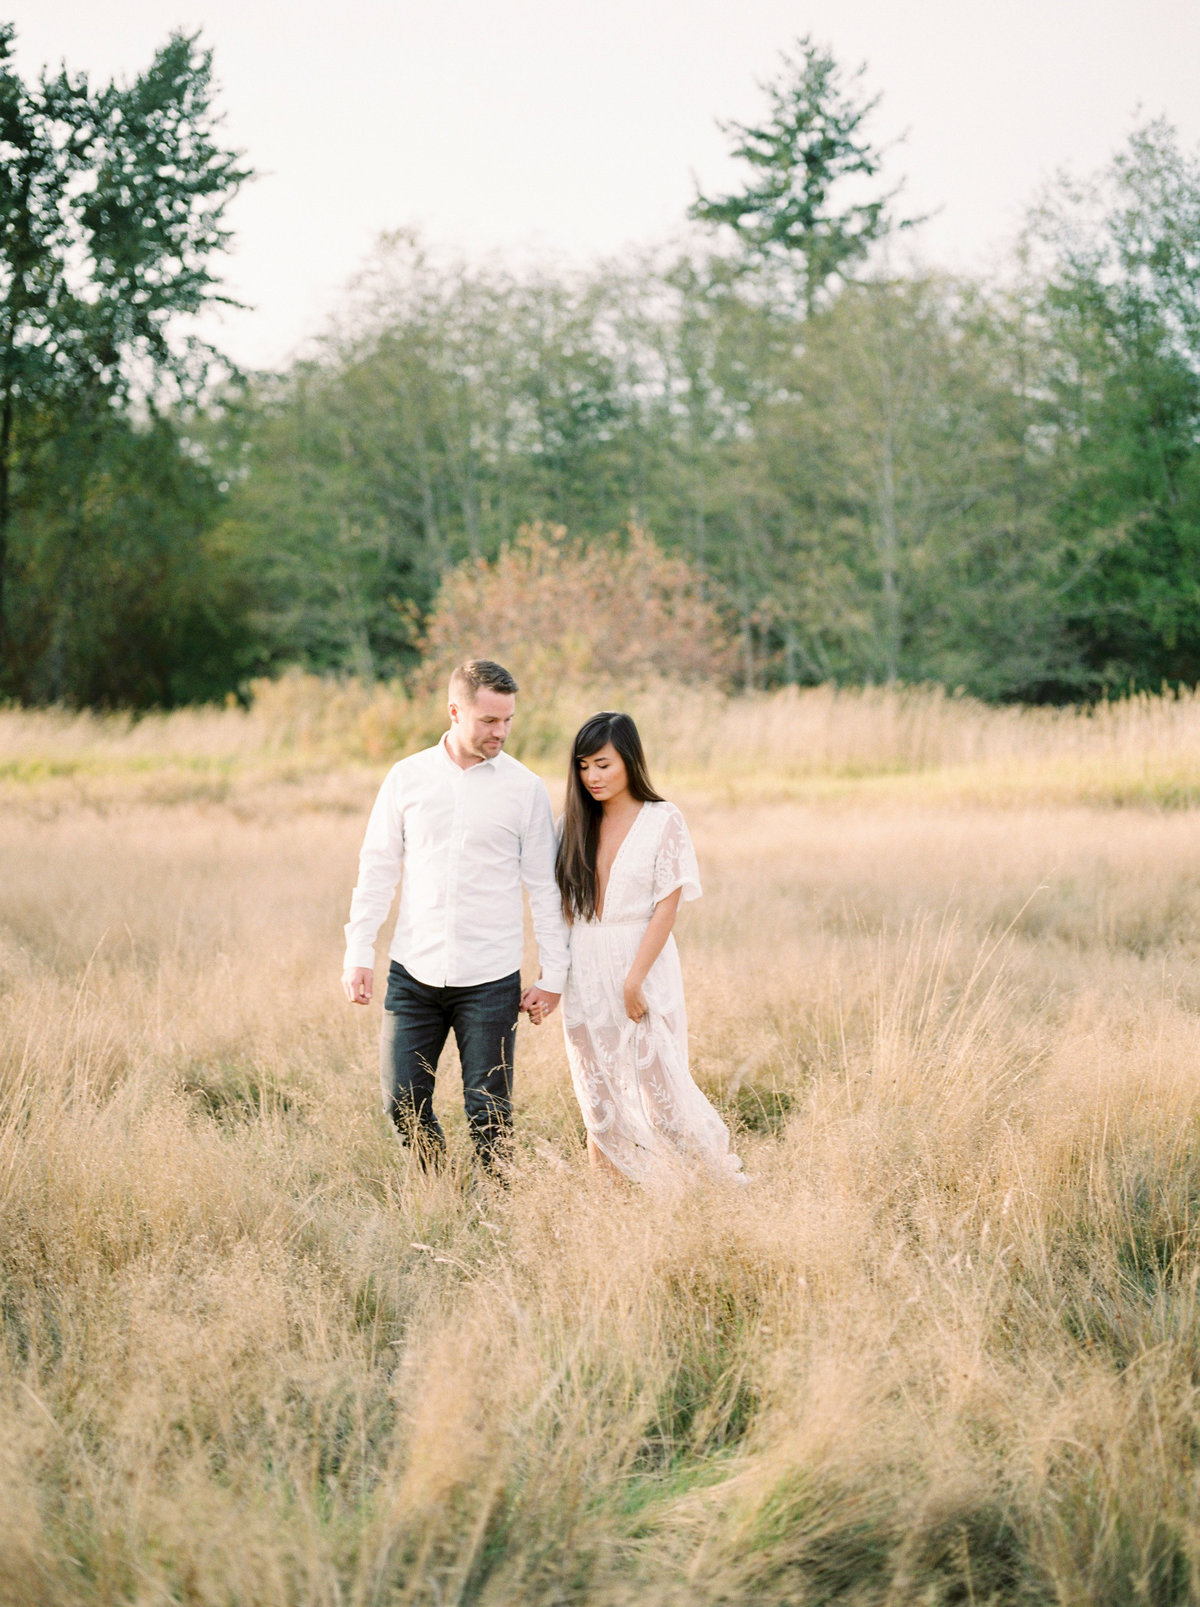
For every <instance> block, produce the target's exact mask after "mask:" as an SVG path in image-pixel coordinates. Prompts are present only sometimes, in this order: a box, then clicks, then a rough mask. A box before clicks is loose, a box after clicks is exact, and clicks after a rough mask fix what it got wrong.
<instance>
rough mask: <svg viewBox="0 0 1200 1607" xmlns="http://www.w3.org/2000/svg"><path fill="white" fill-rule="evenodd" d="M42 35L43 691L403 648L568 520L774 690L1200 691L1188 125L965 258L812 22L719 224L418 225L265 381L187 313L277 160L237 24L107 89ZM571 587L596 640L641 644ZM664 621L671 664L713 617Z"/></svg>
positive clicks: (174, 692) (561, 615)
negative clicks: (237, 46) (920, 248)
mask: <svg viewBox="0 0 1200 1607" xmlns="http://www.w3.org/2000/svg"><path fill="white" fill-rule="evenodd" d="M11 51H12V37H11V30H8V31H7V33H5V32H3V31H2V30H0V276H2V277H0V292H2V299H0V677H2V682H0V690H3V692H4V693H6V694H7V695H8V696H10V697H14V698H17V699H20V700H23V701H29V702H45V701H63V702H68V703H78V704H100V705H103V704H110V705H111V704H123V705H130V706H149V705H155V704H172V703H178V702H183V701H188V700H191V699H197V698H211V697H215V696H220V695H223V694H225V693H228V692H230V691H234V692H236V691H237V690H238V688H239V687H240V686H241V685H243V684H244V682H245V680H246V678H247V677H248V676H249V675H251V674H253V673H261V672H262V671H264V670H271V669H275V668H279V667H282V666H283V665H286V664H289V663H300V664H303V665H305V666H306V667H309V668H315V669H318V670H322V671H329V672H338V673H354V674H357V675H359V676H362V677H364V678H367V679H373V678H378V677H389V676H394V675H397V674H400V673H405V672H407V671H409V670H411V669H412V668H413V667H414V666H415V665H416V664H417V663H418V661H419V660H420V658H421V656H422V653H423V652H424V651H426V650H427V649H428V648H429V645H430V644H429V640H428V631H429V628H430V627H429V621H430V619H431V617H433V611H434V608H435V604H436V602H437V600H438V598H439V595H442V596H450V595H454V596H455V597H462V596H464V595H466V592H464V590H463V587H464V586H466V587H467V591H468V592H469V591H470V590H471V585H473V584H474V583H473V582H472V583H471V585H468V584H467V582H466V581H464V580H463V579H462V578H461V577H462V576H464V575H468V574H471V573H476V572H482V568H481V566H491V568H490V569H489V571H488V572H489V574H490V575H491V576H492V582H491V586H492V589H491V590H490V591H488V592H487V595H488V596H489V597H493V596H497V595H498V593H497V592H496V590H495V587H496V584H497V583H498V582H497V580H496V577H498V576H500V577H502V576H503V575H505V574H513V575H516V574H518V573H523V572H524V571H523V570H522V568H521V563H518V562H515V561H514V562H511V563H508V564H507V567H505V563H506V561H505V560H504V559H503V558H502V555H503V554H505V553H506V552H516V551H520V552H523V553H525V554H526V555H528V553H529V552H530V551H532V550H533V549H532V548H531V547H530V539H531V538H530V537H529V536H528V534H526V535H524V536H522V534H521V532H522V531H523V530H526V531H527V530H528V527H530V526H534V527H535V528H537V529H551V528H555V529H565V531H566V532H568V533H569V534H568V536H567V537H566V538H561V537H560V538H556V539H558V540H559V546H558V547H557V548H555V549H553V550H552V549H551V548H550V547H547V546H546V543H545V541H544V540H542V545H541V546H540V547H537V551H538V553H539V554H540V555H541V556H540V557H539V559H538V561H539V563H543V562H549V561H551V560H550V559H547V558H546V554H547V553H550V555H551V559H552V560H553V562H554V563H556V564H557V565H558V570H559V573H558V576H557V580H556V590H555V596H556V597H559V598H562V599H566V598H568V597H570V596H572V595H574V596H575V597H576V598H577V599H586V598H593V599H596V598H600V597H601V596H604V597H607V598H608V599H609V601H608V602H607V603H606V604H605V606H607V607H612V602H611V593H609V592H605V591H604V589H603V588H602V587H600V586H599V585H598V581H597V573H598V571H597V560H598V558H599V560H600V563H601V567H603V555H604V554H606V553H607V554H608V556H609V561H610V565H611V568H612V569H613V571H614V573H618V574H631V573H632V572H633V571H632V569H631V568H630V565H631V564H633V565H638V564H640V565H641V566H642V567H643V568H645V569H646V570H647V571H649V572H652V573H654V574H656V575H657V574H658V573H659V572H660V568H661V565H662V564H666V565H668V569H667V570H662V571H661V572H662V573H664V574H666V573H668V572H669V573H670V574H671V576H672V577H679V576H683V575H685V574H686V577H687V579H686V581H684V580H682V579H678V578H672V581H671V586H672V587H674V588H675V590H674V592H672V595H679V596H683V595H684V594H685V593H686V595H687V596H688V598H689V599H691V601H689V603H688V606H689V607H694V606H699V605H698V603H697V602H696V599H702V600H703V606H704V608H705V609H706V610H708V611H709V612H711V614H712V617H713V618H714V619H719V620H720V622H721V626H722V629H723V631H724V632H725V635H726V637H727V640H728V647H729V651H728V652H726V653H720V654H717V655H716V656H715V657H714V658H713V659H712V662H714V663H716V662H718V661H719V662H720V663H721V664H722V665H723V666H724V673H726V674H727V675H728V676H729V677H730V678H731V679H734V680H736V681H737V682H739V683H741V684H743V685H746V686H749V687H756V686H766V685H773V684H780V683H782V682H809V683H811V682H817V681H837V682H864V681H873V682H881V681H895V680H903V681H938V682H942V683H944V684H947V685H950V686H962V687H964V688H966V689H968V690H969V691H971V692H973V693H976V694H978V695H981V696H984V697H989V698H996V699H1027V700H1055V701H1063V700H1087V699H1093V698H1096V697H1099V696H1104V695H1110V694H1115V693H1119V692H1122V691H1125V690H1128V689H1131V688H1135V687H1153V688H1157V687H1159V686H1161V685H1162V684H1164V683H1168V684H1179V683H1187V684H1192V683H1195V682H1196V681H1198V680H1200V595H1198V590H1200V439H1198V432H1200V160H1198V158H1197V156H1196V155H1195V154H1193V153H1189V152H1187V151H1185V150H1183V149H1182V148H1181V146H1180V143H1179V141H1178V139H1177V136H1176V135H1175V133H1174V131H1173V130H1172V129H1171V128H1170V127H1169V126H1168V125H1166V124H1164V123H1161V122H1154V123H1149V124H1147V125H1145V126H1144V127H1142V128H1140V129H1139V130H1137V131H1136V132H1135V133H1134V135H1133V136H1132V137H1131V139H1130V140H1129V142H1128V144H1127V146H1126V147H1125V149H1124V150H1122V151H1121V152H1120V153H1119V154H1118V156H1117V157H1116V158H1115V159H1114V160H1113V162H1112V163H1111V164H1110V166H1109V167H1108V168H1107V169H1106V170H1105V171H1104V172H1103V173H1101V174H1099V175H1097V176H1096V177H1095V178H1094V179H1092V180H1089V181H1087V182H1067V181H1063V182H1061V183H1059V184H1058V185H1057V186H1055V187H1053V188H1052V189H1051V190H1049V191H1048V192H1047V193H1046V194H1045V195H1043V197H1042V198H1041V199H1040V201H1039V202H1038V204H1037V205H1036V206H1035V207H1032V208H1031V210H1030V215H1029V218H1028V221H1027V224H1026V227H1025V229H1024V231H1023V233H1022V235H1021V237H1020V239H1019V241H1018V242H1016V244H1015V245H1014V247H1013V249H1012V252H1011V253H1010V256H1009V258H1008V259H1007V260H1006V261H1005V262H1003V263H1001V264H998V265H997V271H996V273H995V275H994V276H993V277H992V278H990V279H988V280H986V281H985V280H982V279H978V278H976V279H970V278H964V277H962V276H951V275H948V274H944V273H939V272H936V271H932V270H929V269H925V268H921V267H919V266H913V265H912V263H911V262H910V261H908V259H907V254H906V252H905V241H906V236H910V235H912V234H913V231H914V229H915V227H916V221H917V220H912V219H908V218H905V217H903V216H902V215H901V214H900V211H899V204H900V200H901V199H902V198H901V196H900V195H899V193H898V192H897V191H895V190H886V189H882V188H880V187H879V185H880V175H881V168H882V159H883V157H882V153H881V152H880V151H879V150H878V149H877V148H876V147H875V146H874V145H873V144H872V142H871V141H870V139H869V137H868V128H869V119H870V113H871V111H872V109H873V105H874V102H873V101H872V100H871V99H870V98H869V97H867V96H866V95H865V93H864V91H863V88H862V79H861V75H849V74H846V73H844V72H843V71H842V70H841V69H840V67H839V66H838V64H837V62H836V61H835V60H834V58H833V57H832V55H831V54H830V53H829V52H828V51H827V50H825V49H824V48H822V47H820V46H818V45H816V44H814V43H813V42H812V41H811V40H803V41H801V42H800V45H799V46H798V48H797V51H796V52H795V54H794V55H792V56H791V57H787V58H785V59H784V60H783V62H782V64H781V67H780V71H779V74H778V75H777V77H776V79H775V80H774V81H773V82H772V83H771V84H770V85H768V86H767V91H766V106H765V112H764V116H763V119H762V122H761V124H760V125H757V126H742V125H730V127H729V129H728V132H729V135H730V138H731V142H732V146H733V150H734V153H735V155H737V156H738V158H739V160H740V163H741V170H742V172H743V173H744V174H745V181H744V184H743V186H742V188H740V189H738V190H735V191H734V192H733V193H731V194H729V195H722V196H714V197H708V196H698V197H697V200H696V203H695V205H694V207H693V208H692V217H693V220H694V222H695V224H696V225H697V226H698V232H696V233H694V234H693V235H691V236H689V237H688V239H687V243H686V244H685V245H684V246H681V247H679V248H678V249H675V250H667V249H661V250H658V251H647V252H646V253H645V254H644V255H643V256H642V257H641V258H639V259H637V260H624V261H621V262H617V263H606V264H602V265H598V266H596V267H594V268H593V269H591V270H589V271H587V272H578V273H565V272H557V271H552V270H550V269H543V270H540V271H537V270H535V271H528V272H522V273H515V272H513V271H510V270H509V269H507V268H505V267H504V266H498V265H495V264H491V265H484V266H479V265H471V264H468V263H466V262H463V261H454V260H449V259H447V257H446V256H445V255H444V254H440V253H436V252H433V251H431V250H429V249H428V248H427V247H426V246H425V245H424V244H423V243H422V241H421V240H420V239H419V238H418V237H416V236H414V235H412V234H408V233H398V234H395V235H392V236H390V237H388V238H386V239H384V240H383V241H381V242H380V243H379V246H378V248H377V250H376V252H375V253H374V255H373V257H372V259H371V260H370V261H369V262H368V263H367V264H366V265H365V266H364V269H363V271H362V273H361V275H360V276H359V278H358V280H357V281H356V283H355V284H354V285H353V286H352V287H350V288H349V289H348V291H347V293H346V296H345V298H344V301H343V304H342V306H341V308H340V309H339V311H338V314H337V316H336V318H335V319H334V320H333V321H332V322H331V324H330V326H329V328H328V329H327V330H326V331H325V332H324V334H323V335H322V336H321V337H320V338H319V339H318V340H317V341H315V342H314V343H313V345H312V348H311V349H310V351H309V353H308V354H307V355H306V356H305V357H304V358H303V359H302V360H300V361H297V362H296V363H294V364H292V365H291V366H290V367H289V368H288V369H286V370H285V371H284V372H281V373H276V374H268V375H256V376H249V377H246V376H238V375H236V374H234V373H233V372H232V370H231V369H230V368H229V366H228V365H224V366H222V365H221V364H220V362H219V358H218V354H216V353H214V352H212V351H210V350H207V349H205V348H203V347H202V346H201V345H200V344H199V343H198V342H196V341H195V340H194V339H191V340H189V339H188V338H187V335H186V330H187V327H188V323H189V320H191V319H194V315H195V314H196V313H197V312H198V311H200V310H202V309H203V308H204V307H205V306H206V305H209V304H211V302H212V300H213V299H215V298H217V297H219V296H220V294H221V291H220V285H219V280H218V277H217V267H218V264H219V256H220V251H221V249H222V247H223V246H224V244H225V242H226V232H225V227H224V221H223V220H224V209H225V207H226V206H227V204H228V201H229V199H230V198H231V197H232V195H233V194H234V193H235V191H236V189H237V187H238V186H239V185H240V184H241V183H243V182H244V181H245V180H246V178H247V177H248V171H247V169H246V168H245V166H244V164H243V163H242V162H241V160H240V158H239V157H238V155H237V153H234V152H232V151H228V150H225V149H223V148H222V146H221V144H220V141H219V139H218V138H217V132H216V131H217V126H218V125H217V122H216V118H215V113H214V108H213V90H212V78H211V61H210V58H209V56H208V54H207V52H205V51H204V50H202V49H201V48H200V46H199V44H198V42H197V41H196V40H194V39H189V38H186V37H183V36H179V37H176V38H173V39H172V40H171V41H169V42H168V44H167V46H165V47H164V49H163V51H161V52H160V53H159V55H158V56H157V57H156V59H155V61H154V63H153V64H152V65H151V67H150V69H148V71H147V72H146V73H145V74H143V75H142V76H141V77H140V78H138V79H137V80H136V81H135V82H134V83H133V84H131V85H129V86H124V87H122V86H113V85H109V86H102V87H99V88H96V87H93V86H90V85H88V84H87V82H86V81H85V80H83V79H81V78H72V77H71V76H70V75H68V74H66V73H63V74H60V75H58V77H56V78H51V77H47V76H43V78H42V79H41V80H40V81H39V82H38V83H37V84H34V85H27V84H25V83H23V82H22V81H21V80H20V78H19V77H18V75H17V74H16V72H15V69H14V68H13V66H12V60H11ZM537 540H541V538H534V541H535V546H536V542H537ZM554 552H557V553H558V554H559V556H558V557H557V558H554V556H553V555H554ZM522 562H525V560H522ZM571 564H574V565H576V566H577V568H576V569H574V570H573V569H571V568H570V567H569V566H570V565H571ZM670 565H675V568H674V569H670V568H669V566H670ZM464 566H465V567H464ZM680 566H682V567H680ZM576 574H578V580H577V581H576V579H575V578H574V577H575V576H576ZM448 587H449V588H450V589H449V590H447V588H448ZM456 587H457V590H455V588H456ZM668 589H669V588H668ZM480 595H483V593H480ZM664 595H666V593H664ZM489 606H492V605H491V604H489ZM503 606H504V612H505V619H506V621H507V622H508V623H509V624H510V625H511V622H512V621H513V620H514V619H515V620H516V621H517V622H518V623H519V616H520V609H519V600H514V599H509V600H508V601H507V603H505V604H504V605H503ZM579 606H580V607H582V606H583V604H582V602H580V605H579ZM597 606H598V605H597ZM541 612H542V613H543V614H545V613H547V610H545V609H543V610H542V611H541ZM549 612H550V613H552V614H553V615H554V617H555V618H556V619H558V620H560V621H561V622H562V628H563V629H564V630H570V631H573V633H574V634H573V636H572V641H573V643H574V648H573V650H574V651H575V652H576V653H578V648H579V642H580V641H583V640H587V641H596V642H599V641H600V640H601V639H602V637H601V636H600V635H597V634H596V633H595V630H594V622H592V623H589V624H588V625H587V628H586V629H585V630H582V631H581V630H580V629H579V628H577V627H578V625H579V621H578V620H575V621H572V620H571V619H570V618H569V617H568V614H569V610H568V609H567V607H566V603H565V601H564V602H562V603H561V604H560V605H556V607H555V609H553V610H550V611H549ZM629 612H630V615H631V617H632V614H633V612H636V611H629ZM539 617H540V616H539ZM639 617H641V616H639ZM662 617H663V618H664V619H665V616H662ZM682 617H683V616H681V618H682ZM706 617H707V615H706ZM613 624H614V629H617V628H619V626H620V624H621V621H620V620H619V619H616V620H614V622H613ZM506 628H507V627H506ZM548 629H550V625H549V624H548V623H546V622H543V624H542V625H540V626H539V631H540V632H543V633H544V632H545V631H546V630H548ZM661 629H662V644H663V646H662V651H660V653H659V657H661V656H662V652H665V651H667V645H666V644H669V643H671V642H673V641H679V642H680V643H681V644H683V643H684V642H685V640H686V637H687V631H686V629H674V630H673V629H672V628H668V626H667V624H665V623H664V624H663V625H662V628H661ZM680 652H681V653H682V654H683V657H681V659H680V663H679V671H680V673H683V674H690V673H695V668H694V664H693V663H692V662H691V661H690V660H688V659H687V655H686V652H684V649H683V646H681V647H680ZM656 662H657V660H656ZM668 667H669V666H668Z"/></svg>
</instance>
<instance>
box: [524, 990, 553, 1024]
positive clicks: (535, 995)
mask: <svg viewBox="0 0 1200 1607" xmlns="http://www.w3.org/2000/svg"><path fill="white" fill-rule="evenodd" d="M561 997H562V995H561V994H560V993H547V992H546V990H545V988H540V987H538V985H537V983H536V982H535V983H534V984H533V986H532V987H528V988H526V989H525V992H524V993H523V994H522V995H521V1009H522V1010H524V1011H525V1013H526V1014H527V1015H528V1017H529V1019H530V1021H532V1022H533V1024H534V1026H535V1027H540V1026H541V1024H542V1022H543V1021H545V1019H546V1017H547V1016H548V1015H552V1014H553V1012H554V1011H555V1010H556V1009H557V1008H558V1001H559V999H560V998H561Z"/></svg>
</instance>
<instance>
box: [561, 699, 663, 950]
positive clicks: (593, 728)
mask: <svg viewBox="0 0 1200 1607" xmlns="http://www.w3.org/2000/svg"><path fill="white" fill-rule="evenodd" d="M608 742H611V743H612V745H613V747H614V748H615V749H616V750H617V752H618V753H619V754H620V755H621V758H622V760H623V762H624V765H625V775H626V778H627V780H628V783H629V791H630V793H631V794H632V796H633V797H635V798H636V799H637V801H638V802H639V803H662V799H661V797H660V796H659V795H658V793H657V792H655V790H654V788H653V787H652V786H651V785H650V776H649V774H648V773H647V770H646V755H645V753H644V752H643V750H642V739H641V737H640V736H638V728H637V726H636V725H634V723H633V721H632V720H631V719H630V717H629V716H628V715H627V714H617V713H614V712H613V711H612V710H611V709H606V710H605V712H604V713H603V714H593V715H592V717H591V719H590V720H586V721H585V722H584V723H583V725H581V726H580V727H579V730H578V731H577V732H576V733H575V741H574V742H573V743H572V744H571V769H570V773H569V774H568V776H567V807H566V809H565V810H564V811H563V827H562V837H561V839H560V841H559V844H558V858H557V859H556V860H555V863H554V875H555V878H556V879H557V881H558V890H559V892H560V894H561V895H562V907H563V915H564V916H565V917H566V919H567V920H568V921H575V920H583V921H591V920H594V919H595V916H596V891H597V889H596V847H597V844H598V843H599V841H600V820H601V817H602V816H603V814H604V810H603V808H602V807H601V805H600V804H598V803H597V802H596V800H595V799H594V798H593V797H592V795H591V793H590V792H589V791H588V790H587V788H586V787H585V786H584V784H583V777H582V776H581V775H580V773H579V766H580V763H581V761H582V760H584V759H590V758H591V756H592V754H593V753H599V751H600V749H601V748H602V747H604V745H605V744H606V743H608Z"/></svg>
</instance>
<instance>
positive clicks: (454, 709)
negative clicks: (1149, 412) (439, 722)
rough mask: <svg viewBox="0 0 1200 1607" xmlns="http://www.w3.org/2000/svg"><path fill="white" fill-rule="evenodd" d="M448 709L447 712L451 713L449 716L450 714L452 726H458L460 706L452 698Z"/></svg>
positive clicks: (447, 706)
mask: <svg viewBox="0 0 1200 1607" xmlns="http://www.w3.org/2000/svg"><path fill="white" fill-rule="evenodd" d="M446 708H447V710H448V711H449V714H450V724H451V725H457V724H458V716H459V708H458V704H457V703H455V702H454V700H453V698H452V699H451V700H450V702H449V703H448V704H447V705H446Z"/></svg>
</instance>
